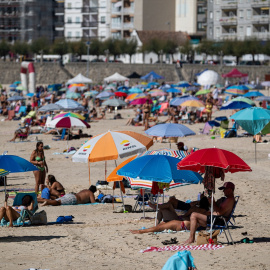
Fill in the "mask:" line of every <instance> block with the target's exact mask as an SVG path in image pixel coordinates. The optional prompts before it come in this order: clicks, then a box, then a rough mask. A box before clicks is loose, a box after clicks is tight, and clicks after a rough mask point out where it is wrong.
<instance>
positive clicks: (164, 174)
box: [117, 155, 202, 184]
mask: <svg viewBox="0 0 270 270" xmlns="http://www.w3.org/2000/svg"><path fill="white" fill-rule="evenodd" d="M177 163H179V159H178V158H175V157H170V156H165V155H149V156H142V157H138V158H135V159H134V160H132V161H131V162H129V163H128V164H126V165H125V166H124V167H122V168H121V169H120V170H118V171H117V174H118V175H121V176H127V177H132V178H140V179H144V180H151V181H156V182H162V183H170V182H171V181H172V180H173V181H174V182H175V183H179V182H180V183H190V184H198V183H200V181H201V180H202V177H201V175H200V174H198V173H196V172H192V171H186V170H183V171H182V170H177ZM181 172H184V173H181Z"/></svg>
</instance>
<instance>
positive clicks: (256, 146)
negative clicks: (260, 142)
mask: <svg viewBox="0 0 270 270" xmlns="http://www.w3.org/2000/svg"><path fill="white" fill-rule="evenodd" d="M254 144H255V163H257V142H255V143H254Z"/></svg>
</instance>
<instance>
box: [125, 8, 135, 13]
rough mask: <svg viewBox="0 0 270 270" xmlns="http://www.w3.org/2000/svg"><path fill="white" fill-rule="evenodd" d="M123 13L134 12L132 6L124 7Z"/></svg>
mask: <svg viewBox="0 0 270 270" xmlns="http://www.w3.org/2000/svg"><path fill="white" fill-rule="evenodd" d="M124 14H134V8H132V7H129V8H124Z"/></svg>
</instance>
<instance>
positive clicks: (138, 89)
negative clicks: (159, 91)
mask: <svg viewBox="0 0 270 270" xmlns="http://www.w3.org/2000/svg"><path fill="white" fill-rule="evenodd" d="M128 93H129V94H135V93H143V91H142V90H141V89H140V88H137V87H134V88H130V89H128Z"/></svg>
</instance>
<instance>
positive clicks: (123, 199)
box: [119, 183, 126, 212]
mask: <svg viewBox="0 0 270 270" xmlns="http://www.w3.org/2000/svg"><path fill="white" fill-rule="evenodd" d="M119 188H120V193H121V198H122V202H123V209H124V212H125V211H126V209H125V203H124V196H123V192H122V189H121V187H120V183H119Z"/></svg>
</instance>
